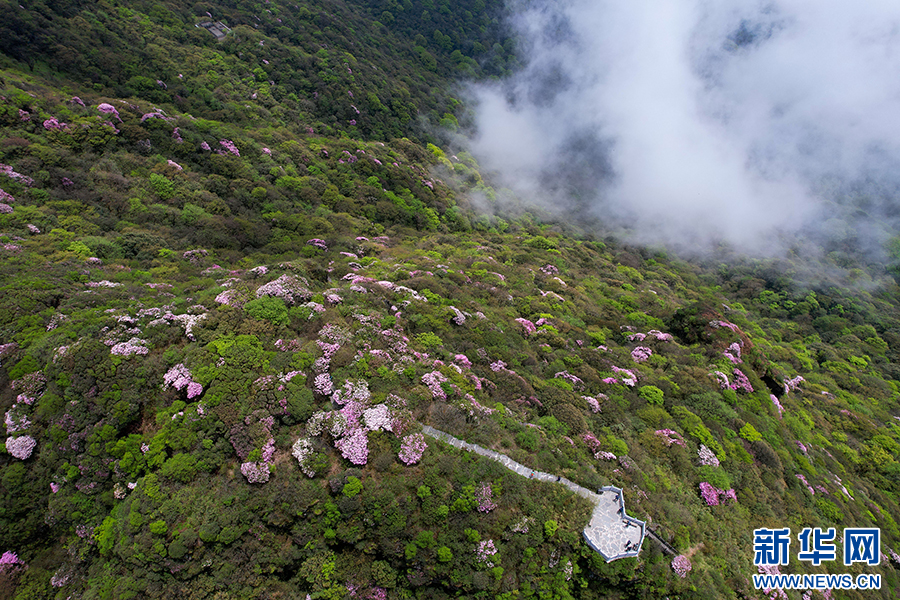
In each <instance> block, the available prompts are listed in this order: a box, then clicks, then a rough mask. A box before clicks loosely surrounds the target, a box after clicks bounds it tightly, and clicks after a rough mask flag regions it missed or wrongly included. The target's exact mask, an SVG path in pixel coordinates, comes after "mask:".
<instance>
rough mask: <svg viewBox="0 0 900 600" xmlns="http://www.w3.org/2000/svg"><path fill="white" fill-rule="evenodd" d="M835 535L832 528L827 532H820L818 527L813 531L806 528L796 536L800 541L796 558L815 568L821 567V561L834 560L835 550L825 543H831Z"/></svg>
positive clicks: (832, 545) (832, 546)
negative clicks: (807, 562) (809, 563)
mask: <svg viewBox="0 0 900 600" xmlns="http://www.w3.org/2000/svg"><path fill="white" fill-rule="evenodd" d="M836 535H837V532H836V531H835V530H834V527H832V528H831V529H829V530H828V531H822V530H821V529H820V528H818V527H816V528H815V529H811V528H809V527H807V528H806V529H804V530H803V531H801V532H800V533H799V534H797V539H798V540H800V552H798V553H797V558H798V559H800V560H802V561H809V562H811V563H812V564H813V566H816V567H818V566H819V565H821V564H822V561H823V560H835V559H836V558H837V549H836V548H835V546H834V544H828V543H826V542H833V541H834V538H835V536H836ZM844 564H847V563H844Z"/></svg>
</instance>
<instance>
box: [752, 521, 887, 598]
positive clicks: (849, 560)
mask: <svg viewBox="0 0 900 600" xmlns="http://www.w3.org/2000/svg"><path fill="white" fill-rule="evenodd" d="M836 539H837V530H835V528H834V527H832V528H830V529H827V530H823V529H822V528H821V527H806V528H804V529H803V530H802V531H800V533H798V534H797V541H798V542H799V546H800V548H799V550H798V552H797V559H798V560H800V561H802V562H808V563H810V564H811V565H812V566H816V567H818V566H820V565H821V564H822V563H823V562H833V561H836V560H837V557H838V550H837V545H836V543H835V542H836ZM791 541H792V537H791V529H790V528H789V527H783V528H781V529H765V528H763V529H755V530H753V564H754V565H756V567H757V568H758V569H759V571H760V574H759V575H754V576H753V582H754V586H755V587H756V588H757V589H762V590H764V591H766V592H768V591H769V590H771V589H818V590H825V589H845V590H851V589H853V590H856V589H880V588H881V575H878V574H861V575H857V576H855V577H854V576H853V575H851V574H849V573H843V574H794V575H789V574H781V573H779V572H778V567H779V566H781V565H787V564H788V562H789V560H790V547H791ZM841 542H842V546H843V558H844V565H845V566H850V565H853V564H855V563H864V564H867V565H870V566H876V565H878V563H879V561H880V559H881V550H880V546H881V530H880V529H878V528H877V527H868V528H847V529H844V533H843V537H842V539H841Z"/></svg>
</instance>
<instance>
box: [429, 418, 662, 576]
mask: <svg viewBox="0 0 900 600" xmlns="http://www.w3.org/2000/svg"><path fill="white" fill-rule="evenodd" d="M422 433H424V434H425V435H427V436H429V437H433V438H435V439H438V440H441V441H443V442H446V443H448V444H450V445H451V446H454V447H456V448H459V449H461V450H467V451H469V452H474V453H476V454H480V455H481V456H484V457H486V458H490V459H491V460H494V461H497V462H498V463H500V464H501V465H503V466H504V467H506V468H507V469H509V470H510V471H513V472H515V473H517V474H518V475H521V476H522V477H528V478H529V479H536V480H538V481H546V482H548V483H559V484H561V485H564V486H566V487H567V488H569V490H571V491H572V492H574V493H576V494H578V495H579V496H581V497H583V498H587V499H588V500H590V501H591V502H592V503H593V504H594V512H593V513H592V514H591V520H590V522H589V523H588V524H587V526H586V527H585V528H584V538H585V540H586V541H587V543H588V545H589V546H590V547H591V548H593V549H594V550H596V551H597V552H599V553H600V555H601V556H603V558H604V559H606V562H610V561H613V560H616V559H617V558H626V557H629V556H637V555H638V553H639V552H640V551H641V544H642V543H643V542H644V536H645V534H646V532H647V526H646V524H645V523H644V522H643V521H639V520H637V519H635V518H634V517H630V516H628V513H626V512H625V500H624V498H623V494H622V490H621V489H620V488H617V487H613V486H604V487H602V488H601V489H599V490H597V493H595V492H592V491H590V490H589V489H587V488H584V487H581V486H580V485H578V484H577V483H575V482H573V481H569V480H568V479H566V478H565V477H557V476H556V475H551V474H550V473H544V472H542V471H536V470H534V469H531V468H529V467H526V466H525V465H522V464H519V463H517V462H516V461H514V460H512V459H511V458H509V457H508V456H506V455H504V454H500V453H499V452H494V451H493V450H488V449H486V448H482V447H481V446H479V445H478V444H470V443H469V442H465V441H463V440H461V439H459V438H455V437H453V436H452V435H450V434H449V433H445V432H443V431H440V430H439V429H435V428H434V427H430V426H428V425H424V426H423V427H422Z"/></svg>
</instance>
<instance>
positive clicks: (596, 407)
mask: <svg viewBox="0 0 900 600" xmlns="http://www.w3.org/2000/svg"><path fill="white" fill-rule="evenodd" d="M598 395H599V396H600V397H602V398H603V399H604V400H605V399H606V396H605V395H604V394H598ZM582 399H584V400H585V401H586V402H587V403H588V406H590V407H591V412H592V413H599V412H600V402H599V400H597V398H594V397H592V396H582Z"/></svg>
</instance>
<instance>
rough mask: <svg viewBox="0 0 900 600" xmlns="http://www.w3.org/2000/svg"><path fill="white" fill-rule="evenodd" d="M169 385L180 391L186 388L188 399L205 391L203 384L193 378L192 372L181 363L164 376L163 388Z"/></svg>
mask: <svg viewBox="0 0 900 600" xmlns="http://www.w3.org/2000/svg"><path fill="white" fill-rule="evenodd" d="M169 387H172V388H175V389H176V390H179V391H181V390H184V389H186V390H187V397H188V400H191V399H193V398H196V397H197V396H199V395H200V394H202V393H203V386H202V385H200V384H199V383H197V382H196V381H194V380H193V378H192V375H191V372H190V371H189V370H188V368H187V367H185V366H184V365H183V364H181V363H179V364H177V365H175V366H174V367H172V368H171V369H169V370H168V372H166V374H165V375H164V376H163V389H165V388H169Z"/></svg>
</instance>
